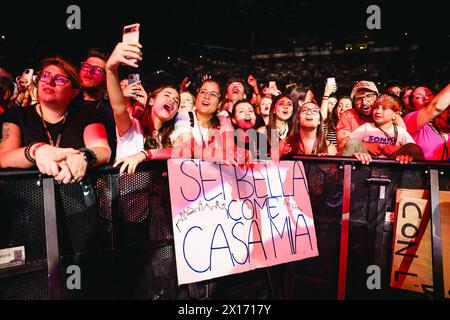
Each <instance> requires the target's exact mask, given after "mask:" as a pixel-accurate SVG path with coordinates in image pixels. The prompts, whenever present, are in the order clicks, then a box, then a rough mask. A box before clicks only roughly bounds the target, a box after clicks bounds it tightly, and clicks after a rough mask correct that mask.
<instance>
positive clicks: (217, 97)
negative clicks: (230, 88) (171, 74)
mask: <svg viewBox="0 0 450 320" xmlns="http://www.w3.org/2000/svg"><path fill="white" fill-rule="evenodd" d="M197 93H198V94H199V95H202V96H206V95H207V94H209V95H210V96H211V97H213V98H215V99H219V98H220V94H219V93H217V92H215V91H208V90H206V89H200V90H198V91H197Z"/></svg>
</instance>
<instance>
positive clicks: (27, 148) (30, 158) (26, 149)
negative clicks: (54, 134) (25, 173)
mask: <svg viewBox="0 0 450 320" xmlns="http://www.w3.org/2000/svg"><path fill="white" fill-rule="evenodd" d="M36 143H37V142H34V141H33V142H31V143H30V144H28V145H27V146H26V147H25V150H24V154H25V158H26V159H27V160H28V161H30V162H31V163H36V159H35V158H33V157H32V156H31V154H30V150H31V147H32V146H33V145H35V144H36Z"/></svg>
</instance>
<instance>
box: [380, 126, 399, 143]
mask: <svg viewBox="0 0 450 320" xmlns="http://www.w3.org/2000/svg"><path fill="white" fill-rule="evenodd" d="M375 126H376V127H377V128H378V129H380V131H381V132H383V134H384V135H385V136H386V138H388V141H389V144H391V145H393V146H395V145H396V144H397V139H398V129H397V125H395V124H394V132H395V134H394V137H391V136H390V135H389V134H388V133H387V132H386V131H384V130H383V129H381V128H380V126H379V125H378V124H375Z"/></svg>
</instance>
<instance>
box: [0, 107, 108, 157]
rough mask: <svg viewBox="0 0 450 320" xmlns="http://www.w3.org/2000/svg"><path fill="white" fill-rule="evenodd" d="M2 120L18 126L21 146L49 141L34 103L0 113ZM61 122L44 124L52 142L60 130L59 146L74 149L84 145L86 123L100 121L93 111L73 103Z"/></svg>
mask: <svg viewBox="0 0 450 320" xmlns="http://www.w3.org/2000/svg"><path fill="white" fill-rule="evenodd" d="M2 122H3V123H5V122H9V123H14V124H16V125H17V126H19V128H20V133H21V146H22V147H24V146H26V145H28V144H30V143H32V142H47V143H49V139H48V137H47V134H46V133H45V129H44V126H43V124H42V119H41V117H40V116H39V114H38V113H37V111H36V107H35V106H34V105H33V106H28V107H15V108H11V109H8V110H7V111H6V112H5V113H4V114H3V115H2ZM63 122H64V120H61V121H59V122H57V123H54V124H52V123H49V122H46V124H47V127H48V130H49V132H50V135H51V137H52V139H53V142H54V143H56V141H57V138H58V135H59V133H60V132H62V135H61V142H60V144H59V147H61V148H74V149H79V148H83V147H85V145H84V139H83V134H84V129H85V128H86V127H87V126H88V125H90V124H93V123H102V122H101V121H100V120H99V119H98V118H97V117H96V115H95V114H94V113H92V112H90V111H89V110H88V109H86V108H79V107H77V106H75V105H71V106H70V107H69V113H68V115H67V119H66V121H65V123H63Z"/></svg>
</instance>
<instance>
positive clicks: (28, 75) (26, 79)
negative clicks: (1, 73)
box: [21, 69, 34, 86]
mask: <svg viewBox="0 0 450 320" xmlns="http://www.w3.org/2000/svg"><path fill="white" fill-rule="evenodd" d="M33 73H34V70H33V69H25V71H24V72H23V73H22V78H21V80H22V81H21V82H22V83H23V85H25V86H29V85H30V83H31V81H33Z"/></svg>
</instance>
